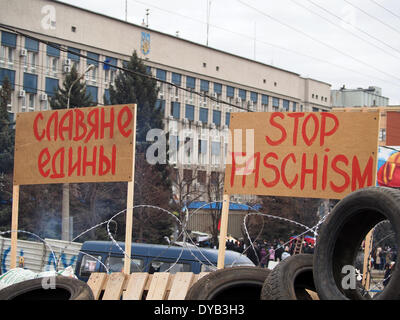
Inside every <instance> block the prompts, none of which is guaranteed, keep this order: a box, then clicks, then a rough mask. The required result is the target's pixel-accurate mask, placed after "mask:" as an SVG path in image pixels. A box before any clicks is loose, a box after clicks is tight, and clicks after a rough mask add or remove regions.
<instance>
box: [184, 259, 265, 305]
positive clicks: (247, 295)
mask: <svg viewBox="0 0 400 320" xmlns="http://www.w3.org/2000/svg"><path fill="white" fill-rule="evenodd" d="M270 271H271V270H269V269H265V268H259V267H232V268H226V269H220V270H217V271H213V272H211V273H209V274H208V275H206V276H204V277H202V278H201V279H200V280H199V281H197V282H196V283H195V284H194V285H193V286H192V287H191V288H190V289H189V291H188V293H187V294H186V297H185V300H260V294H261V289H262V286H263V283H264V281H265V279H266V278H267V276H268V275H269V273H270Z"/></svg>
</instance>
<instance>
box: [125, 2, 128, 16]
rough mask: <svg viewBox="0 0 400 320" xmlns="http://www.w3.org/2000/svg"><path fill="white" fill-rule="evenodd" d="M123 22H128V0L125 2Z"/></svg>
mask: <svg viewBox="0 0 400 320" xmlns="http://www.w3.org/2000/svg"><path fill="white" fill-rule="evenodd" d="M125 21H128V0H125Z"/></svg>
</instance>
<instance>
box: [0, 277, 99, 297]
mask: <svg viewBox="0 0 400 320" xmlns="http://www.w3.org/2000/svg"><path fill="white" fill-rule="evenodd" d="M43 279H45V278H37V279H32V280H26V281H22V282H18V283H16V284H13V285H10V286H8V287H5V288H4V289H2V290H0V300H22V301H29V300H94V297H93V292H92V290H91V289H90V287H89V286H88V285H87V284H86V282H83V281H81V280H78V279H74V278H68V277H64V276H56V277H49V278H46V280H45V284H46V285H47V284H48V286H51V284H53V283H54V284H55V288H51V287H50V288H49V289H44V288H43V285H42V281H43Z"/></svg>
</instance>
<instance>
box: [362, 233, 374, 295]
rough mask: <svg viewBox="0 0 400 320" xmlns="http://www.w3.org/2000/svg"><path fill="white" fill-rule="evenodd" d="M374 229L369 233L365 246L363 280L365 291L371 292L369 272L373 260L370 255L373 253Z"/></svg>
mask: <svg viewBox="0 0 400 320" xmlns="http://www.w3.org/2000/svg"><path fill="white" fill-rule="evenodd" d="M373 231H374V229H372V230H371V231H370V232H368V234H367V236H366V237H365V242H364V243H365V245H364V265H363V278H362V285H363V286H364V288H365V290H369V282H370V277H371V273H370V270H369V264H370V261H371V259H370V258H369V255H370V253H371V245H372V233H373Z"/></svg>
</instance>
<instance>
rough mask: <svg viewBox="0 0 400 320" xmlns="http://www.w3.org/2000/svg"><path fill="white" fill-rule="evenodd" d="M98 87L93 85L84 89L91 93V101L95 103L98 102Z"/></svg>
mask: <svg viewBox="0 0 400 320" xmlns="http://www.w3.org/2000/svg"><path fill="white" fill-rule="evenodd" d="M98 89H99V88H97V87H95V86H86V91H87V92H88V93H89V94H90V95H91V97H92V103H97V102H98Z"/></svg>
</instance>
